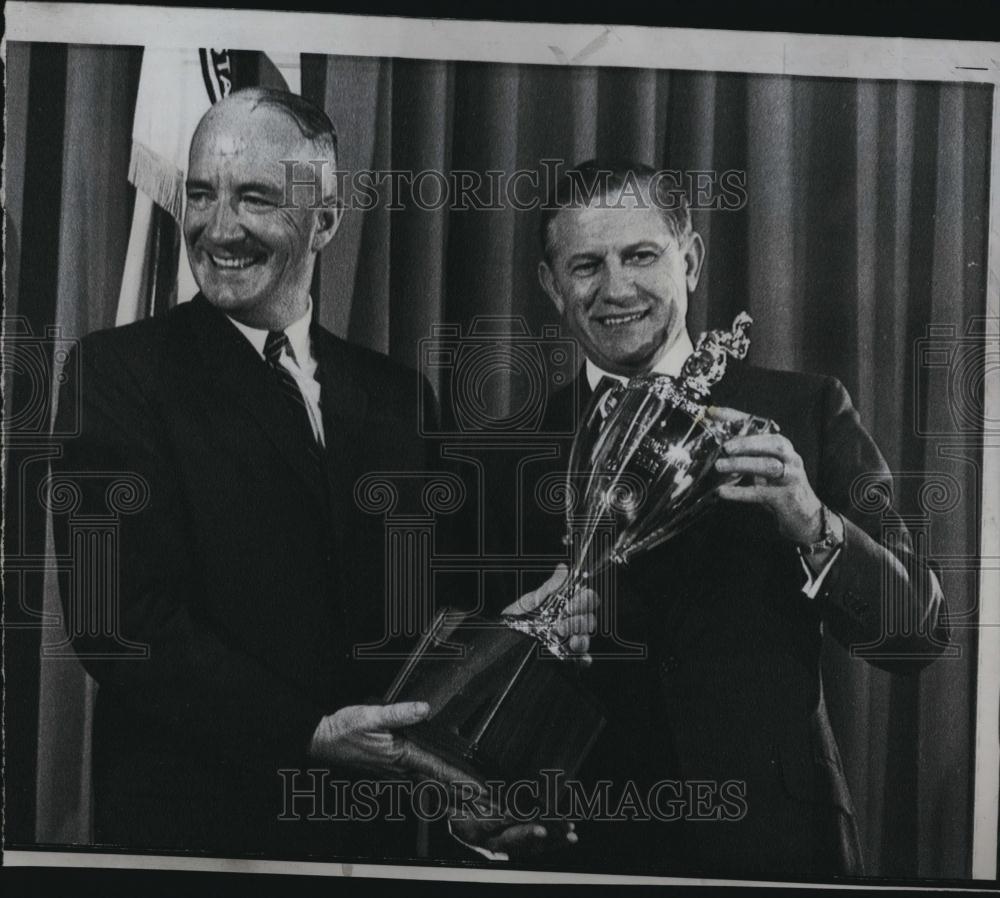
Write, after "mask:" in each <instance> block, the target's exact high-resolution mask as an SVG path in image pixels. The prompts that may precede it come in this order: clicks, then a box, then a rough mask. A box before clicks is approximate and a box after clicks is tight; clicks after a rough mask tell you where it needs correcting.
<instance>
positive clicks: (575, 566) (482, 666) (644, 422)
mask: <svg viewBox="0 0 1000 898" xmlns="http://www.w3.org/2000/svg"><path fill="white" fill-rule="evenodd" d="M750 324H751V319H750V316H749V315H747V314H746V313H745V312H744V313H741V314H739V315H737V316H736V318H735V320H734V322H733V327H732V329H731V330H730V331H709V332H708V333H706V334H703V335H702V337H701V338H700V339H699V341H698V345H697V347H696V348H695V351H694V352H693V353H692V354H691V355H690V356H689V357H688V359H687V360H686V361H685V363H684V366H683V368H682V370H681V373H680V376H679V377H676V378H675V377H670V376H667V375H661V374H645V375H640V376H637V377H633V378H632V379H631V380H629V382H628V383H627V384H620V385H617V386H615V387H614V388H613V389H612V391H611V392H610V394H595V396H594V397H593V399H592V401H591V404H590V407H589V408H588V410H587V412H586V414H585V416H584V419H583V421H582V423H581V425H580V427H579V429H578V431H577V434H576V437H575V439H574V442H573V447H572V450H571V453H570V462H569V468H568V471H567V480H566V489H565V495H566V536H565V538H564V539H565V542H566V544H567V545H568V546H569V547H570V566H569V571H568V574H567V575H566V576H565V579H564V580H563V581H562V583H561V585H560V586H559V587H558V588H555V589H553V588H552V587H553V586H554V585H555V583H554V581H550V582H549V583H548V584H546V586H545V587H543V588H542V589H540V590H538V591H536V593H535V594H533V595H532V594H529V596H526V597H523V598H522V599H521V600H519V602H517V603H515V604H514V605H512V606H510V607H508V608H507V609H506V611H505V613H504V614H503V616H502V618H501V620H499V621H498V620H487V619H484V618H483V617H480V616H475V615H468V614H462V613H457V612H454V611H451V610H449V609H444V610H442V611H441V612H439V613H438V615H437V616H436V618H435V620H434V622H433V624H432V626H431V627H430V629H429V630H428V632H427V633H425V634H424V636H423V637H422V639H421V640H420V643H419V644H418V645H417V647H416V648H415V650H414V651H413V653H412V655H411V657H410V658H409V660H408V661H407V663H406V664H405V665H404V667H403V669H402V670H401V671H400V673H399V675H398V676H397V678H396V680H395V682H394V683H393V685H392V687H391V688H390V690H389V692H388V694H387V695H386V698H385V701H386V702H387V703H388V702H399V701H411V700H412V701H417V700H419V701H426V702H427V703H428V704H429V705H430V713H429V715H428V716H427V718H426V719H425V720H423V721H421V722H420V723H419V724H417V725H416V726H414V727H412V728H411V729H410V730H409V731H408V736H409V737H410V738H412V739H413V740H414V741H417V742H418V743H421V744H423V745H425V746H426V747H427V748H429V749H430V750H432V751H434V752H436V753H438V754H440V755H441V756H442V757H444V758H445V759H447V760H448V761H449V762H450V763H452V764H454V765H455V766H457V767H460V768H462V769H465V770H468V771H469V772H470V774H472V775H473V776H475V777H477V778H478V779H481V780H485V779H489V778H492V779H496V778H500V779H504V780H507V781H510V780H513V779H524V778H531V779H534V778H537V777H538V776H539V772H540V771H541V770H545V769H554V770H559V771H560V772H561V773H562V774H563V775H564V776H565V777H567V778H571V777H572V776H573V775H574V774H575V772H576V770H577V769H578V767H579V765H580V763H581V762H582V761H583V759H584V757H586V754H587V752H588V751H589V749H590V747H591V745H592V744H593V742H594V740H595V739H596V738H597V736H598V734H599V733H600V730H601V728H602V727H603V725H604V715H603V713H602V711H601V710H600V708H599V707H598V705H597V703H596V701H595V700H594V699H593V698H592V697H591V696H590V695H589V694H588V693H587V692H586V690H585V689H583V687H582V686H581V685H580V683H579V682H578V679H577V677H576V676H575V673H576V668H577V667H578V665H576V664H571V663H567V662H569V661H571V660H573V659H580V658H583V659H586V657H587V656H586V655H585V654H584V655H583V656H581V655H580V654H579V650H580V647H581V645H582V642H581V641H579V640H577V641H576V642H574V640H573V635H574V632H576V631H578V630H579V628H580V626H581V623H582V624H583V626H584V627H586V626H587V625H592V623H593V621H592V620H591V617H590V616H591V614H592V612H593V610H594V608H595V607H596V597H594V596H593V593H592V591H590V590H589V584H590V583H591V582H593V580H594V577H595V575H596V574H598V573H599V572H600V571H602V570H603V569H604V568H606V567H607V566H608V565H611V564H624V563H626V562H627V561H628V560H629V559H630V558H631V557H633V556H634V555H636V554H637V553H639V552H643V551H645V550H647V549H649V548H651V547H653V546H656V545H659V544H660V543H662V542H664V541H666V540H668V539H670V538H671V537H672V536H674V535H676V534H677V533H678V532H680V531H681V530H682V529H684V528H685V527H687V526H689V525H690V524H691V522H692V521H694V520H696V519H697V517H698V516H699V515H700V514H702V513H703V512H704V511H705V510H706V509H707V508H708V507H709V505H710V504H711V501H712V494H713V493H714V491H716V489H717V488H718V487H720V486H722V485H724V484H727V483H731V482H733V481H735V480H738V479H739V477H740V475H738V474H726V473H724V472H721V471H719V470H717V468H716V464H715V463H716V461H717V459H718V458H719V457H720V454H721V453H722V446H723V444H724V443H726V442H727V441H728V440H730V439H732V438H734V437H737V436H748V435H756V434H762V433H773V432H776V431H777V427H776V426H775V425H774V423H773V422H771V421H769V420H767V419H764V418H758V417H753V416H746V417H740V418H730V419H725V418H719V417H716V416H712V415H710V414H708V407H707V406H706V405H705V404H704V402H705V400H706V399H707V397H708V395H709V392H710V391H711V388H712V387H713V386H714V385H715V384H716V383H718V382H719V380H721V379H722V377H723V375H724V374H725V371H726V363H727V360H728V359H729V358H730V357H734V358H738V359H742V358H744V357H745V355H746V353H747V350H748V349H749V345H750V341H749V338H748V337H747V334H746V331H747V329H748V328H749V326H750ZM608 521H611V522H613V524H614V528H613V534H614V535H613V538H612V539H611V540H610V541H608V540H598V539H595V535H596V534H597V533H598V529H599V527H601V525H606V523H607V522H608ZM604 529H605V530H606V529H607V528H606V526H605V527H604ZM576 635H583V634H580V633H579V632H576ZM540 646H543V647H544V649H545V651H540V650H539V647H540Z"/></svg>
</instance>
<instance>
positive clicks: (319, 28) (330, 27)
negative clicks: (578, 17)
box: [6, 0, 1000, 84]
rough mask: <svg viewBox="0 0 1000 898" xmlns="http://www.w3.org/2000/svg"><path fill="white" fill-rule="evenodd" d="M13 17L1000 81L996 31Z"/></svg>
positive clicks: (221, 36)
mask: <svg viewBox="0 0 1000 898" xmlns="http://www.w3.org/2000/svg"><path fill="white" fill-rule="evenodd" d="M6 15H7V40H15V41H50V42H55V43H72V44H119V45H122V44H127V45H132V46H147V47H152V46H156V47H194V46H198V47H205V46H213V47H260V48H261V49H266V50H286V51H288V50H290V51H295V52H298V53H328V54H340V55H345V56H382V57H385V56H393V57H400V58H404V59H447V60H456V61H475V62H512V63H524V64H529V65H531V64H534V65H588V66H608V65H614V66H623V67H627V68H653V69H696V70H703V71H713V72H746V73H777V74H781V75H813V76H828V77H832V78H892V79H896V78H901V79H905V80H930V81H975V82H985V83H989V84H996V83H997V82H998V80H1000V55H998V53H997V46H996V44H993V43H989V42H987V41H938V40H929V39H915V38H876V37H847V36H841V35H810V34H779V33H768V32H738V31H722V30H715V29H701V28H697V29H696V28H651V27H643V26H637V25H566V24H540V23H521V22H473V21H460V20H456V19H434V20H432V19H409V18H403V17H395V16H394V17H389V16H387V17H385V18H374V17H370V16H347V15H333V14H326V13H300V12H291V13H289V12H269V11H263V10H243V11H236V10H230V9H227V10H215V9H186V8H184V9H180V8H178V9H174V8H170V7H157V6H148V7H126V6H114V5H111V4H97V3H95V4H91V3H86V4H75V3H34V2H23V0H14V2H10V3H8V4H7V6H6ZM265 36H266V38H265ZM262 38H264V39H263V40H262Z"/></svg>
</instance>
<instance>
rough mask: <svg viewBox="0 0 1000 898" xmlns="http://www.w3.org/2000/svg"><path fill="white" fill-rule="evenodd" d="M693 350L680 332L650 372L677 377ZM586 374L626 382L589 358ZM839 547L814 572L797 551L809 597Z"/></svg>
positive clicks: (595, 381)
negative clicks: (816, 571) (818, 570)
mask: <svg viewBox="0 0 1000 898" xmlns="http://www.w3.org/2000/svg"><path fill="white" fill-rule="evenodd" d="M692 352H694V345H693V344H692V343H691V338H690V337H689V336H688V334H687V331H685V332H684V333H682V334H681V335H680V336H679V337H678V338H677V340H676V341H675V342H674V345H673V346H671V347H670V349H668V350H667V351H666V352H665V353H664V354H663V356H662V358H660V360H659V361H658V362H657V363H656V364H655V365H654V366H653V368H652V371H651V373H652V374H669V375H670V376H671V377H677V376H678V375H679V374H680V373H681V368H682V367H683V366H684V362H685V360H686V359H687V357H688V356H689V355H691V353H692ZM586 374H587V383H588V384H590V389H591V390H594V389H596V388H597V385H598V384H599V383H600V382H601V378H603V377H610V378H613V379H614V380H617V381H618V382H619V383H623V384H624V383H628V378H627V377H624V376H623V375H621V374H611V373H610V372H608V371H602V370H601V369H600V368H598V367H597V365H595V364H594V363H593V362H592V361H591V360H590V359H587V364H586ZM840 549H841V547H840V546H838V547H837V548H836V549H835V550H834V551H833V554H831V555H830V557H829V558H828V559H827V561H826V564H824V565H823V569H822V570H821V571H820V572H819V573H818V574H814V573H813V570H812V568H811V567H809V565H808V564H807V563H806V560H805V558H804V557H803V555H802V553H801V552H799V561H800V563H801V564H802V570H803V571H804V572H805V575H806V582H805V583H804V584H803V586H802V592H804V593H805V594H806V595H807V596H808V597H809V598H810V599H815V598H816V595H817V594H818V593H819V590H820V587H821V586H822V585H823V581H824V580H825V579H826V576H827V574H829V573H830V569H831V568H832V567H833V563H834V562H835V561H836V560H837V558H838V557H839V556H840Z"/></svg>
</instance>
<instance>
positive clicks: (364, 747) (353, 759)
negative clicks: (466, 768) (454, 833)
mask: <svg viewBox="0 0 1000 898" xmlns="http://www.w3.org/2000/svg"><path fill="white" fill-rule="evenodd" d="M429 711H430V708H429V706H428V705H427V703H426V702H399V703H398V704H395V705H350V706H349V707H346V708H341V709H340V710H339V711H335V712H334V713H333V714H328V715H327V716H326V717H324V718H323V719H322V720H321V721H320V722H319V726H317V727H316V732H315V733H313V737H312V741H311V742H310V744H309V754H310V755H311V756H312V757H314V758H316V760H318V761H322V762H324V763H326V764H329V765H331V766H343V767H353V768H355V769H359V770H367V771H370V772H373V773H377V774H380V775H383V776H384V775H385V774H393V775H395V776H402V777H406V778H407V779H415V780H424V779H433V780H437V781H438V782H440V783H445V784H447V783H451V782H469V781H470V777H469V775H468V774H467V773H464V772H463V771H461V770H459V769H457V768H455V767H452V766H451V765H450V764H448V763H447V762H445V761H443V760H441V758H439V757H438V756H437V755H435V754H433V753H431V752H429V751H427V750H426V749H423V748H421V747H420V746H419V745H416V744H414V743H413V742H411V741H409V740H408V739H407V738H406V737H405V736H403V735H402V734H400V733H396V732H394V730H398V729H401V728H403V727H408V726H413V724H415V723H419V722H420V721H421V720H423V719H424V718H425V717H427V715H428V713H429Z"/></svg>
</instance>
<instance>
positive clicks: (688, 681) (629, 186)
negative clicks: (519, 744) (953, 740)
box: [497, 161, 948, 877]
mask: <svg viewBox="0 0 1000 898" xmlns="http://www.w3.org/2000/svg"><path fill="white" fill-rule="evenodd" d="M664 186H666V184H665V182H664V181H662V180H660V179H659V178H658V176H657V173H656V172H655V171H654V170H653V169H652V168H650V167H648V166H644V165H639V164H636V163H632V162H621V163H602V162H599V161H594V162H588V163H584V164H582V165H580V166H578V167H577V168H576V169H573V170H571V171H568V172H567V173H566V175H565V176H564V178H563V180H562V181H561V182H560V183H559V184H558V185H557V189H556V192H555V195H554V196H553V197H550V198H549V200H548V202H547V204H546V207H545V209H544V211H543V215H542V221H541V237H542V250H543V260H542V261H541V263H540V264H539V268H538V271H539V279H540V281H541V284H542V287H543V288H544V290H545V292H546V293H547V294H548V296H549V298H550V299H551V301H552V302H553V304H554V305H555V307H556V309H557V310H558V312H559V315H560V317H561V320H562V322H563V324H564V327H565V328H566V330H568V331H569V332H570V333H571V334H572V335H573V336H574V337H575V338H576V340H577V341H578V342H579V344H580V346H581V348H582V349H583V352H584V355H585V357H586V362H585V366H584V368H583V370H582V371H581V373H580V376H579V378H578V381H577V383H575V384H571V385H569V386H567V387H565V388H563V389H562V390H560V391H558V392H556V393H554V394H553V395H552V396H551V397H550V401H549V406H548V410H547V415H548V420H547V422H546V429H547V430H549V431H550V432H552V433H553V434H555V433H565V432H567V430H568V429H570V427H571V426H572V422H574V421H577V420H580V417H581V413H582V410H583V408H585V407H586V405H587V403H588V402H589V401H590V400H591V397H592V396H593V393H594V391H595V390H598V391H601V390H604V389H606V388H607V386H608V385H609V383H613V381H614V380H615V379H618V380H625V379H627V378H628V377H630V376H633V375H637V374H646V373H649V372H656V373H660V374H666V375H674V376H676V375H678V374H679V373H680V370H681V366H682V365H683V363H684V360H685V359H686V357H687V356H688V354H689V353H690V352H691V350H692V345H691V340H690V337H689V335H688V331H687V324H686V320H685V319H686V315H687V310H688V303H689V299H690V297H691V295H692V294H693V292H694V290H695V288H696V286H697V284H698V280H699V276H700V273H701V270H702V264H703V262H704V258H705V247H704V245H703V242H702V239H701V238H700V237H699V235H698V234H697V233H696V232H695V231H694V230H693V227H692V222H691V216H690V213H689V210H688V207H687V205H686V203H685V202H684V201H683V199H682V198H679V197H678V196H677V194H676V192H675V191H666V190H664V189H663V187H664ZM766 314H767V313H766V310H762V311H761V316H764V315H766ZM609 379H610V381H609ZM712 402H713V403H715V406H716V408H715V409H714V410H713V412H712V413H713V414H715V415H718V416H720V417H729V418H734V417H740V416H743V415H746V414H751V413H752V414H756V415H760V416H763V417H766V418H770V419H771V420H773V421H775V422H777V424H778V426H779V427H780V433H771V434H763V435H759V436H748V437H742V438H736V439H733V440H731V441H730V442H729V443H727V444H726V446H725V451H726V455H725V457H724V458H723V459H721V460H720V461H719V462H718V467H719V470H720V471H722V472H726V473H731V474H735V475H742V478H741V479H740V480H739V481H738V482H737V483H735V484H733V485H730V486H726V487H723V488H721V489H720V490H719V498H720V500H721V501H720V502H718V503H717V504H716V505H715V506H714V507H713V508H712V509H711V510H710V511H709V512H708V513H707V514H706V515H705V516H704V517H703V518H702V519H701V520H700V521H699V522H698V523H696V524H695V525H693V526H692V527H690V528H689V529H688V530H686V531H684V532H682V533H681V534H680V535H678V536H676V537H675V538H673V539H672V540H670V541H668V542H667V543H665V544H663V545H662V546H660V547H658V548H656V549H653V550H651V551H649V552H647V553H645V554H640V555H638V556H637V557H636V558H634V559H633V560H632V561H630V563H629V565H628V566H627V567H623V568H621V569H619V571H618V574H617V580H616V585H617V589H615V590H612V591H611V592H610V593H609V594H608V595H606V596H605V598H606V599H607V600H608V606H607V607H609V608H613V609H614V610H615V612H616V616H615V620H614V629H613V631H612V629H611V628H610V627H604V628H602V633H600V634H598V637H597V638H596V640H595V643H594V649H593V652H594V656H595V663H594V665H593V667H592V668H591V669H590V671H589V672H588V673H587V674H586V676H587V677H588V678H589V680H590V685H591V687H592V688H593V689H594V690H595V691H597V692H598V693H599V694H600V695H601V696H602V697H603V699H604V702H605V705H606V707H607V709H608V717H609V722H608V725H607V727H606V728H605V730H604V733H603V734H602V736H601V738H600V740H599V742H598V744H597V746H596V747H595V750H594V753H593V755H592V756H591V758H590V760H589V762H588V767H587V769H586V770H585V771H583V772H582V773H581V776H582V777H584V778H588V779H589V780H590V781H591V782H592V783H602V782H603V783H610V784H611V790H610V797H608V799H607V800H606V801H605V802H604V805H605V806H610V807H611V808H612V809H614V808H616V807H617V808H618V809H619V811H620V813H618V814H617V815H616V814H615V813H613V812H612V813H610V814H608V813H605V814H604V819H603V820H600V821H598V820H592V821H589V822H588V821H586V820H584V821H581V822H580V823H579V825H578V830H579V832H580V833H581V839H586V844H587V845H588V846H591V847H590V850H588V851H587V852H586V853H581V854H580V855H578V856H572V857H571V856H566V857H563V858H560V859H559V860H558V861H557V862H556V863H560V862H561V863H563V864H565V865H566V866H570V867H573V868H582V869H587V870H592V871H600V872H636V873H654V872H659V873H676V874H693V875H707V876H713V875H729V876H820V877H827V876H831V875H838V874H840V875H842V874H860V873H862V872H863V870H864V864H863V857H862V853H861V842H860V839H859V833H858V830H857V825H856V821H855V816H854V812H853V807H852V802H851V797H850V794H849V791H848V788H847V782H846V779H845V776H844V772H843V769H842V766H841V762H840V757H839V753H838V751H837V745H836V742H835V741H834V738H833V734H832V731H831V727H830V723H829V720H828V717H827V713H826V707H825V703H824V698H823V687H822V682H821V677H820V653H821V645H822V639H823V636H824V633H825V634H829V635H832V636H833V637H834V638H836V639H837V640H839V641H840V642H841V643H842V644H843V645H845V646H847V647H848V648H858V649H860V650H861V654H860V657H859V660H858V663H862V660H861V659H862V658H867V660H869V661H871V662H872V663H875V664H877V665H878V666H881V667H884V668H886V669H891V670H901V671H908V672H911V671H914V670H917V669H919V668H920V667H922V666H923V665H925V664H927V663H929V662H930V661H931V660H933V659H934V658H935V657H937V656H938V655H939V654H940V653H941V652H942V650H943V648H944V647H945V645H946V644H947V633H948V630H947V626H946V624H945V622H944V616H943V605H942V597H941V592H940V589H939V586H938V583H937V581H936V579H935V577H934V575H933V574H932V573H931V572H930V571H929V570H928V569H927V568H926V567H925V566H924V565H923V564H922V563H921V562H920V560H919V559H917V558H916V557H914V555H913V554H912V551H911V544H910V540H909V536H908V534H907V533H906V528H905V526H904V525H903V523H902V521H901V520H900V519H899V517H898V516H897V515H896V514H895V512H894V511H893V510H892V509H891V508H890V507H888V504H887V506H886V508H885V509H879V510H872V509H871V508H870V507H869V508H867V509H859V508H858V507H857V506H856V505H855V504H854V503H853V502H852V499H851V488H852V484H854V483H855V480H856V478H858V477H861V476H865V477H868V478H870V479H871V482H872V483H874V484H877V486H878V488H879V489H881V490H884V494H885V495H886V496H891V494H892V493H891V488H892V479H891V477H890V475H889V472H888V470H887V468H886V465H885V462H884V460H883V459H882V456H881V454H880V453H879V451H878V448H877V447H876V445H875V444H874V442H873V441H872V439H871V437H870V436H869V435H868V433H867V432H866V431H865V430H864V428H863V427H862V425H861V423H860V420H859V417H858V414H857V412H856V411H855V410H854V408H853V406H852V405H851V401H850V399H849V397H848V395H847V393H846V391H845V390H844V388H843V386H841V384H840V383H838V382H837V381H835V380H833V379H832V378H827V377H815V376H810V375H805V374H795V373H789V372H782V371H772V370H767V369H762V368H755V367H753V366H751V365H748V364H739V363H734V362H730V366H729V371H728V372H727V374H726V377H725V378H724V379H723V381H722V382H721V383H720V384H719V385H718V386H717V387H716V388H715V390H714V391H713V395H712ZM561 457H562V459H563V461H562V462H561V464H563V465H564V464H565V458H567V457H568V455H567V452H566V451H564V452H563V453H562V456H561ZM537 467H539V468H540V469H539V470H537V471H534V472H533V474H532V468H531V466H530V465H529V466H525V472H526V473H525V474H524V475H523V476H524V477H526V478H527V479H528V480H527V486H526V492H525V495H533V494H534V492H533V489H532V484H531V482H530V478H531V476H537V477H539V478H541V477H543V476H545V475H546V474H547V473H549V472H547V471H545V470H542V469H541V468H543V467H544V466H543V465H540V466H537ZM519 476H522V475H519ZM497 480H498V481H501V482H513V481H509V480H504V479H503V478H500V477H498V478H497ZM524 513H525V515H526V517H527V521H526V522H525V524H524V525H525V527H526V532H527V533H529V534H530V536H529V540H530V542H529V543H528V544H531V545H533V546H535V547H536V548H537V549H541V548H542V547H549V548H551V549H552V551H553V552H554V553H555V552H558V551H559V548H558V546H559V537H560V536H561V533H562V528H563V522H562V520H561V518H559V517H558V516H552V515H551V514H547V513H546V512H545V511H544V510H542V509H538V508H534V507H533V506H532V505H531V504H530V503H529V504H527V505H526V507H525V509H524ZM886 533H891V535H892V539H891V542H890V541H887V542H885V543H884V542H883V541H882V540H883V539H888V538H887V537H885V536H883V534H886ZM889 545H891V546H892V549H891V550H890V548H888V546H889ZM904 622H905V623H904ZM612 633H613V637H612ZM638 647H641V652H642V655H643V657H641V658H640V657H638V656H637V654H636V651H637V648H638ZM602 656H603V657H602ZM609 656H617V657H609ZM630 790H631V791H630ZM630 794H638V795H640V796H643V797H646V798H649V801H647V802H645V803H643V804H641V805H640V806H638V807H637V806H636V803H635V802H628V801H624V800H623V801H622V802H621V803H618V802H617V801H616V796H618V797H619V798H621V797H622V796H628V795H630ZM726 796H728V797H729V798H730V799H732V798H733V797H735V798H737V799H738V800H737V801H735V802H734V803H732V804H727V802H726ZM655 798H658V799H659V800H658V801H657V800H655ZM622 809H624V810H622Z"/></svg>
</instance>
